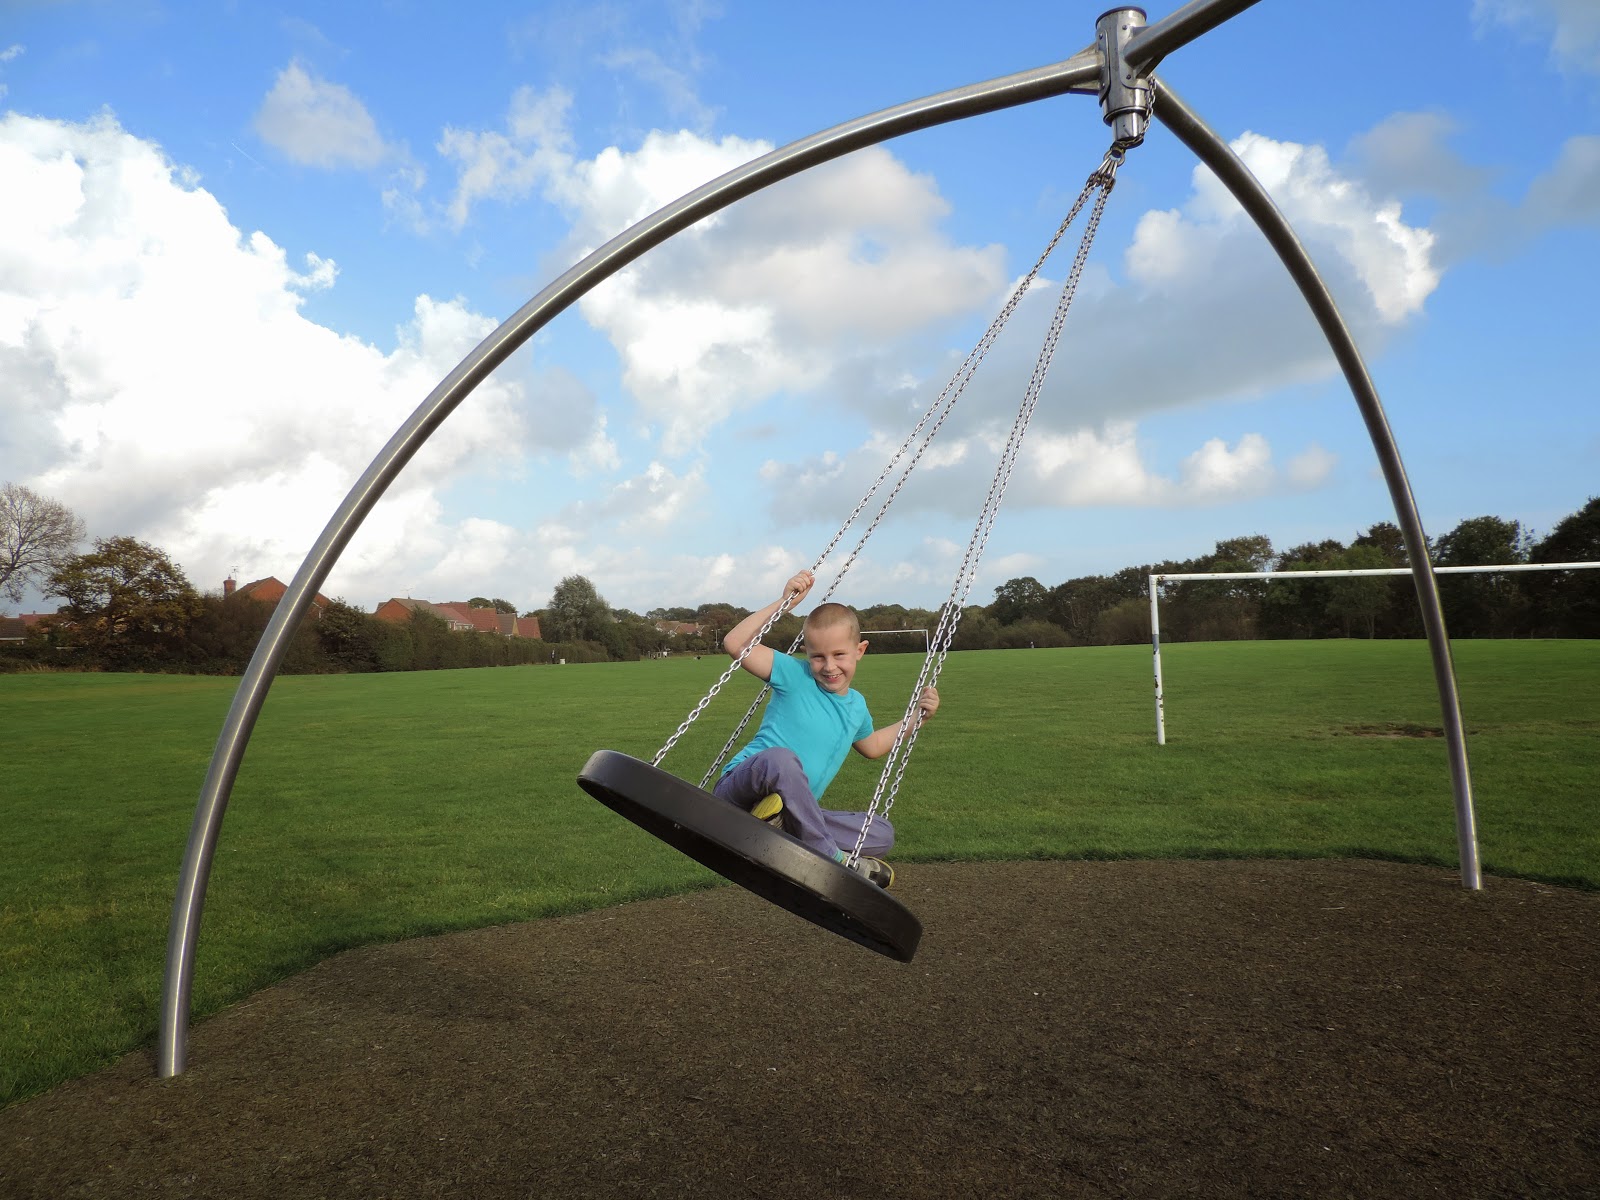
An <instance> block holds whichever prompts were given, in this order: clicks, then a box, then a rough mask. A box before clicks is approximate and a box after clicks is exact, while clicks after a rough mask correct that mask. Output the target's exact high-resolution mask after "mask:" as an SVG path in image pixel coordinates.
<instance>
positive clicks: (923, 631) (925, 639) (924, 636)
mask: <svg viewBox="0 0 1600 1200" xmlns="http://www.w3.org/2000/svg"><path fill="white" fill-rule="evenodd" d="M874 633H920V634H921V635H922V653H923V656H924V657H926V656H927V653H928V647H929V646H930V645H931V644H932V643H931V642H930V640H929V638H928V631H927V630H926V629H863V630H862V631H861V636H862V637H866V636H868V635H869V634H874Z"/></svg>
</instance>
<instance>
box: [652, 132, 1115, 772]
mask: <svg viewBox="0 0 1600 1200" xmlns="http://www.w3.org/2000/svg"><path fill="white" fill-rule="evenodd" d="M1101 169H1102V170H1103V169H1104V164H1103V163H1102V164H1101ZM1094 180H1095V176H1090V182H1089V183H1086V184H1085V185H1084V188H1083V190H1082V191H1081V192H1080V193H1079V194H1078V198H1077V200H1076V201H1074V202H1073V205H1072V208H1071V210H1070V211H1069V212H1068V213H1067V215H1066V217H1065V218H1064V219H1063V220H1062V222H1061V224H1060V225H1059V226H1058V227H1057V228H1056V231H1055V234H1054V235H1053V236H1052V237H1051V238H1050V241H1049V243H1048V244H1047V245H1046V246H1045V248H1044V252H1043V253H1041V254H1040V255H1039V257H1038V259H1037V261H1035V262H1034V264H1033V267H1032V268H1031V269H1030V270H1029V271H1028V273H1027V274H1026V275H1025V276H1023V278H1022V281H1021V282H1020V283H1019V284H1018V285H1017V286H1016V287H1015V288H1014V289H1013V290H1012V292H1011V295H1010V297H1009V298H1008V299H1007V300H1006V303H1005V305H1004V307H1002V308H1001V310H1000V312H999V314H998V315H997V316H996V317H995V318H994V320H993V321H991V322H990V323H989V328H988V329H987V330H986V331H985V332H984V335H983V337H981V338H980V339H979V340H978V343H977V345H975V346H974V347H973V348H972V349H971V350H970V351H969V352H968V353H967V356H966V358H965V359H964V360H963V361H962V363H961V365H960V366H959V367H957V368H956V372H955V374H954V375H953V376H951V379H950V382H949V383H947V384H945V386H944V389H943V390H942V391H941V392H940V393H939V395H938V396H937V397H936V398H935V399H934V402H933V403H932V404H930V405H929V406H928V408H927V410H926V411H925V412H924V413H923V414H922V417H921V419H920V420H918V421H917V424H916V426H915V427H914V428H913V429H912V430H911V432H910V434H909V435H907V437H906V439H905V440H904V441H903V442H901V444H900V448H899V449H898V450H896V451H895V452H894V454H893V456H892V457H891V458H890V459H889V461H888V462H887V463H886V464H885V465H884V468H883V470H882V471H880V472H879V474H878V478H877V479H876V480H874V481H873V484H872V486H871V487H869V488H868V489H867V491H866V494H865V495H863V496H862V497H861V499H860V500H859V501H857V502H856V506H855V508H854V509H852V510H851V513H850V515H849V516H848V517H846V518H845V520H844V523H843V524H842V525H840V526H839V529H838V530H837V532H835V533H834V535H833V537H832V539H831V540H830V541H829V542H828V544H827V546H826V547H824V548H823V551H822V553H821V554H820V555H818V556H817V560H816V562H815V563H814V564H813V565H812V571H813V573H815V572H816V571H817V570H818V569H819V568H821V566H822V565H823V563H825V562H826V561H827V559H828V556H829V555H830V554H832V553H833V551H834V549H835V548H836V547H837V546H838V545H839V542H840V541H842V540H843V538H844V535H845V533H846V532H847V531H848V530H849V528H850V526H851V525H853V524H855V521H856V518H857V517H859V516H860V515H861V513H862V512H863V511H864V510H865V509H866V507H867V505H868V504H870V503H871V501H872V498H873V496H875V495H876V494H877V493H878V491H879V489H881V488H882V487H883V484H884V481H885V480H886V479H888V478H889V476H890V474H891V473H892V472H893V471H894V468H895V464H897V463H898V462H899V461H900V460H901V459H902V458H904V457H905V455H906V452H907V451H908V450H909V449H910V448H911V446H912V444H913V443H915V442H916V441H917V439H918V437H919V436H920V437H921V438H922V444H921V445H920V446H918V447H917V450H916V452H915V453H914V454H913V455H912V458H911V461H910V462H909V463H907V464H906V466H905V468H904V470H902V471H901V473H900V477H899V479H898V480H897V481H896V482H895V485H894V487H893V488H892V489H891V490H890V492H889V495H888V497H887V498H886V499H885V500H884V502H883V504H882V505H881V506H880V507H879V509H878V512H877V515H876V516H874V517H873V519H872V521H871V523H870V524H869V525H868V526H867V528H866V530H865V532H863V533H862V535H861V537H860V538H859V539H858V540H857V542H856V544H855V547H854V549H852V550H851V551H850V555H849V557H848V558H847V559H846V560H845V563H844V565H843V566H842V567H841V568H840V569H839V572H838V574H837V575H836V576H835V577H834V579H833V581H832V582H831V583H830V584H829V585H828V588H827V590H826V591H825V592H824V593H823V596H822V599H821V600H819V601H818V603H825V602H826V601H827V600H828V599H829V598H830V597H831V596H832V595H833V593H834V592H835V591H836V590H838V587H839V584H840V582H841V581H842V580H843V579H844V577H845V576H846V575H847V574H848V573H849V571H850V568H851V567H852V566H854V565H855V561H856V559H857V557H858V556H859V555H860V554H861V551H862V548H863V547H864V546H865V545H866V543H867V540H868V539H869V538H870V537H871V536H872V534H873V533H874V531H876V530H877V528H878V525H879V524H880V523H881V522H882V520H883V518H884V514H885V513H887V512H888V510H889V506H890V505H892V504H893V503H894V501H895V499H896V498H897V497H898V496H899V494H900V490H901V488H903V487H904V486H905V483H906V480H907V479H908V478H909V476H910V474H911V472H912V470H913V469H914V468H915V467H916V465H917V463H918V462H919V461H920V460H921V458H922V456H923V454H924V453H925V452H926V451H927V449H928V446H929V445H930V444H931V443H932V441H933V439H934V437H935V436H936V435H937V434H938V432H939V430H940V429H941V428H942V427H943V425H944V422H945V420H946V419H947V418H948V417H949V415H950V413H951V412H952V411H953V410H954V408H955V405H956V403H957V401H959V400H960V398H961V396H962V394H963V393H964V392H965V390H966V386H967V384H968V382H969V381H970V380H971V379H972V376H973V375H974V374H975V373H976V371H977V369H978V366H979V364H980V363H981V362H982V361H983V359H984V356H985V355H986V354H988V352H989V349H990V347H992V346H993V345H994V343H995V341H996V339H998V338H999V336H1000V334H1001V332H1002V331H1003V330H1004V329H1005V326H1006V323H1007V322H1008V321H1009V320H1010V319H1011V316H1012V314H1013V313H1014V312H1016V310H1017V306H1018V305H1019V304H1021V302H1022V298H1023V296H1025V295H1026V294H1027V292H1028V290H1029V288H1031V287H1032V286H1033V283H1034V280H1035V279H1037V278H1038V275H1039V272H1040V271H1042V270H1043V269H1044V264H1045V261H1046V260H1047V259H1048V258H1049V257H1050V255H1051V253H1052V252H1054V250H1055V248H1056V246H1057V245H1058V244H1059V243H1060V241H1061V239H1062V238H1063V237H1065V236H1066V232H1067V230H1068V229H1069V228H1071V226H1072V223H1073V222H1074V221H1075V220H1077V218H1078V214H1079V213H1080V212H1082V211H1083V206H1084V204H1085V203H1086V202H1087V201H1088V198H1089V196H1090V194H1091V193H1092V192H1093V190H1094V187H1095V183H1094ZM930 421H932V422H933V427H932V428H931V429H928V431H927V433H926V434H925V435H924V434H923V430H924V429H925V428H927V426H928V424H929V422H930ZM783 611H784V610H783V609H781V608H780V609H779V610H778V611H777V612H775V613H774V614H773V616H772V620H771V621H769V622H767V624H766V625H764V626H763V627H762V629H761V632H760V633H758V634H757V635H756V637H755V639H754V640H753V641H752V642H751V644H750V645H749V646H747V647H745V650H744V652H743V653H742V654H740V655H739V657H738V658H736V659H735V660H734V662H733V665H732V666H730V667H729V668H728V669H727V670H726V671H724V672H723V673H722V675H721V677H720V678H718V680H717V681H716V682H715V683H714V684H712V685H711V689H710V691H708V692H707V693H706V694H705V695H704V696H702V697H701V698H700V701H699V703H697V704H696V705H695V706H694V708H693V709H692V710H691V711H690V712H689V715H688V716H687V717H685V718H684V720H683V721H682V723H681V724H679V726H678V728H677V730H676V732H674V733H673V735H672V736H671V737H670V738H668V739H667V742H666V744H665V745H664V746H662V747H661V749H660V750H658V751H656V755H655V758H654V759H652V760H651V765H652V766H660V765H661V761H662V759H664V758H665V757H666V756H667V753H668V752H669V751H670V750H672V748H673V747H674V746H676V745H677V744H678V741H679V739H681V738H682V737H683V735H684V734H685V733H687V732H688V730H689V727H690V726H691V725H693V724H694V722H695V721H696V720H698V719H699V716H700V714H701V713H703V712H704V711H705V710H706V706H707V705H709V704H710V703H711V701H712V700H713V699H714V698H715V697H716V696H717V694H718V693H719V692H720V691H721V690H722V688H723V686H724V685H725V684H726V683H727V682H728V680H729V679H731V678H733V674H734V672H735V671H737V670H738V669H739V667H740V666H741V665H742V664H743V662H744V660H745V658H746V657H748V655H749V653H750V650H751V649H752V648H753V647H754V646H755V644H756V642H759V641H760V640H761V639H762V638H764V637H765V636H766V635H767V633H768V632H770V631H771V629H772V627H773V625H775V624H777V621H778V618H779V617H780V616H782V615H783ZM799 644H800V640H799V639H798V638H796V639H795V641H794V643H793V644H792V645H791V646H790V647H789V652H790V653H791V654H792V653H793V652H794V650H795V648H796V647H797V646H798V645H799ZM769 690H770V688H767V687H763V688H762V689H761V691H760V693H758V694H757V696H756V698H755V700H753V701H752V702H751V704H750V707H749V708H748V709H746V710H745V714H744V717H743V718H742V719H741V720H740V721H739V724H738V727H737V728H736V729H735V730H734V731H733V734H732V735H731V736H730V737H729V738H728V740H727V742H726V743H725V744H724V746H723V748H722V751H721V753H720V754H718V755H717V757H716V759H715V760H714V761H713V762H712V764H711V766H710V768H709V769H708V770H707V771H706V774H705V776H704V777H703V778H702V779H701V781H700V786H701V787H702V788H703V787H705V786H706V784H707V783H709V782H710V780H711V777H712V775H713V774H714V773H715V772H716V769H717V768H718V767H719V766H721V765H722V762H723V760H724V759H726V758H727V756H728V753H729V751H730V750H732V748H733V745H734V743H735V742H736V741H737V740H738V738H739V735H740V734H741V733H743V732H744V730H745V728H746V726H748V725H749V723H750V719H751V717H752V716H753V715H754V714H755V713H756V711H757V710H758V709H759V708H760V707H761V703H762V701H763V700H765V699H766V696H767V693H768V691H769Z"/></svg>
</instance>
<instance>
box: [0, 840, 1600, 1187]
mask: <svg viewBox="0 0 1600 1200" xmlns="http://www.w3.org/2000/svg"><path fill="white" fill-rule="evenodd" d="M895 891H896V894H897V895H899V896H900V897H901V898H902V899H903V900H904V901H905V902H906V903H907V905H908V906H909V907H911V908H912V909H913V911H915V912H917V913H918V915H919V916H920V917H921V918H922V920H923V922H924V924H925V926H926V930H927V932H926V934H925V935H924V938H923V942H922V948H921V950H920V951H919V953H918V955H917V957H916V960H915V961H914V962H912V963H911V964H909V965H903V964H898V963H894V962H891V961H889V960H887V959H883V958H880V957H878V956H876V955H874V954H871V953H870V952H868V951H866V950H863V949H861V948H860V947H858V946H855V945H852V944H851V943H849V942H846V941H844V940H842V939H840V938H837V937H835V936H833V935H831V934H828V933H826V932H824V931H822V930H819V929H817V928H815V927H813V926H811V925H808V924H806V923H804V922H802V921H799V920H797V919H796V918H795V917H793V916H790V915H789V914H787V913H784V912H782V911H780V910H778V909H776V908H773V907H771V906H769V905H766V904H764V903H762V902H761V901H759V900H757V899H755V898H754V897H752V896H751V895H749V894H748V893H746V892H743V891H741V890H739V889H737V888H721V889H716V890H713V891H710V892H702V893H698V894H695V895H692V896H686V897H680V898H675V899H668V900H658V901H650V902H647V903H640V904H632V905H627V906H625V907H621V908H614V909H609V910H605V911H601V912H594V913H588V914H585V915H582V916H577V917H570V918H560V919H556V920H549V921H540V922H535V923H531V924H525V925H516V926H507V927H504V928H498V929H488V930H480V931H475V932H470V933H461V934H454V935H450V936H446V937H437V938H426V939H419V940H416V941H410V942H405V943H401V944H398V945H392V946H383V947H375V948H369V949H363V950H358V951H352V952H350V953H346V954H342V955H340V956H338V957H336V958H333V959H330V960H329V961H327V962H325V963H322V964H321V965H319V966H317V967H316V968H314V969H312V970H310V971H307V972H305V973H304V974H302V975H300V976H297V977H295V978H293V979H290V980H288V981H287V982H285V983H283V984H280V985H278V986H276V987H273V988H269V989H268V990H266V991H264V992H261V993H259V994H258V995H256V996H253V997H251V998H250V999H249V1000H248V1001H246V1002H244V1003H242V1004H240V1005H238V1006H237V1007H235V1008H233V1009H230V1010H229V1011H227V1012H226V1013H223V1014H221V1015H219V1016H217V1017H215V1018H212V1019H210V1020H207V1021H204V1022H201V1023H199V1024H198V1025H197V1026H196V1027H195V1028H194V1029H193V1030H192V1031H191V1038H190V1043H189V1063H188V1065H189V1069H188V1071H187V1072H186V1073H185V1074H183V1075H181V1076H179V1077H177V1078H175V1079H170V1080H158V1079H156V1078H154V1077H153V1074H152V1056H151V1055H150V1054H148V1053H141V1054H134V1055H130V1056H129V1057H127V1058H125V1059H124V1060H122V1061H121V1062H119V1063H118V1064H116V1065H115V1066H113V1067H111V1068H109V1069H107V1070H105V1071H103V1072H100V1073H99V1074H96V1075H93V1076H90V1077H88V1078H84V1079H80V1080H76V1081H74V1082H71V1083H68V1084H66V1085H64V1086H62V1087H60V1088H58V1089H56V1090H54V1091H52V1092H50V1093H48V1094H46V1095H44V1096H40V1097H37V1098H36V1099H34V1100H31V1101H28V1102H26V1103H23V1104H19V1105H14V1106H13V1107H11V1108H10V1109H7V1110H6V1111H4V1112H0V1195H4V1196H6V1197H48V1198H50V1200H61V1198H66V1197H78V1196H116V1197H136V1196H173V1197H177V1196H182V1197H209V1196H218V1197H222V1196H226V1197H258V1196H259V1197H303V1196H328V1197H348V1196H374V1197H378V1196H381V1197H394V1198H402V1197H440V1196H465V1197H471V1198H472V1200H495V1198H497V1197H544V1196H558V1197H559V1196H585V1197H589V1196H593V1197H610V1196H619V1197H633V1196H641V1197H642V1196H663V1197H669V1196H673V1197H675V1196H712V1197H720V1196H741V1197H742V1196H753V1197H835V1196H837V1197H857V1196H859V1197H906V1198H916V1197H946V1196H960V1197H964V1198H968V1200H971V1198H975V1197H1006V1196H1030V1197H1031V1196H1040V1197H1043V1196H1135V1197H1164V1196H1203V1197H1230V1196H1252V1197H1256V1196H1263V1197H1264V1196H1274V1197H1275V1196H1293V1197H1319V1196H1360V1197H1410V1196H1448V1197H1452V1198H1459V1197H1478V1196H1506V1197H1538V1196H1561V1197H1568V1196H1600V1034H1597V1014H1600V895H1595V894H1593V893H1583V892H1575V891H1568V890H1565V889H1561V888H1555V887H1549V886H1544V885H1540V884H1533V883H1528V882H1523V881H1517V880H1506V879H1490V880H1488V881H1487V882H1486V884H1485V888H1484V890H1483V891H1482V892H1478V893H1470V892H1466V891H1464V890H1463V889H1461V888H1460V886H1459V884H1458V882H1457V880H1456V877H1455V876H1454V874H1453V873H1451V872H1448V871H1441V870H1436V869H1432V868H1423V867H1413V866H1401V865H1395V864H1387V863H1376V862H1356V861H1333V862H1119V863H1085V862H1055V863H1009V864H985V865H939V866H918V865H910V866H905V867H903V868H902V869H901V878H900V880H899V881H898V882H897V884H896V888H895ZM204 950H205V947H204V939H202V943H201V954H200V962H199V969H200V970H202V971H203V970H204V969H205V954H204Z"/></svg>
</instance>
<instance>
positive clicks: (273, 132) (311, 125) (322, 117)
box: [255, 62, 395, 167]
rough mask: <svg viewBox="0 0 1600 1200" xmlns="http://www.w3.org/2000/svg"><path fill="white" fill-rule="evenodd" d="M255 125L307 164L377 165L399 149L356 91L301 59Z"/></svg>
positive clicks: (279, 80) (284, 75) (266, 102)
mask: <svg viewBox="0 0 1600 1200" xmlns="http://www.w3.org/2000/svg"><path fill="white" fill-rule="evenodd" d="M255 127H256V132H257V133H258V134H260V135H261V138H262V140H263V141H265V142H266V143H267V144H268V145H269V146H272V147H274V148H276V149H277V150H278V151H280V152H281V153H282V154H283V155H284V156H285V157H287V158H288V159H289V160H290V161H292V162H297V163H301V164H304V165H306V166H312V167H375V166H377V165H378V164H380V163H382V162H383V161H384V160H385V159H388V158H390V157H392V156H393V155H394V153H395V152H394V151H392V150H391V149H390V147H389V146H387V145H386V144H385V143H384V140H383V137H382V136H381V135H380V134H379V133H378V127H377V124H376V123H375V122H374V121H373V119H372V116H371V114H370V113H368V112H367V109H366V106H365V105H364V104H362V103H361V101H360V100H359V99H357V97H356V95H355V93H353V92H352V91H350V89H349V88H347V87H344V86H343V85H341V84H337V83H329V82H328V81H327V80H325V79H319V78H318V77H316V76H315V75H312V74H311V73H310V72H309V71H307V70H306V69H305V68H304V67H303V66H301V65H300V64H299V63H298V62H292V63H290V64H289V65H288V66H287V67H285V68H284V69H283V70H282V71H280V72H279V73H278V78H277V80H276V81H275V82H274V83H273V85H272V90H271V91H270V92H268V93H267V98H266V99H265V100H264V101H263V102H262V104H261V111H260V112H258V113H257V114H256V120H255Z"/></svg>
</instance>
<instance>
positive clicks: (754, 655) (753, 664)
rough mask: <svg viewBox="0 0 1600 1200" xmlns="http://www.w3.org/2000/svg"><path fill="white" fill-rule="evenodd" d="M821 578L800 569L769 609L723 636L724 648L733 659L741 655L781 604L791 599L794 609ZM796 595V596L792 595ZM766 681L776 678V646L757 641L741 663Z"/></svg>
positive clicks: (751, 672)
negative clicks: (774, 649) (774, 663)
mask: <svg viewBox="0 0 1600 1200" xmlns="http://www.w3.org/2000/svg"><path fill="white" fill-rule="evenodd" d="M816 581H817V577H816V576H815V575H813V574H812V573H811V572H810V571H798V572H796V573H795V575H794V577H793V578H791V579H790V580H789V582H788V583H786V584H784V585H783V595H782V596H780V597H779V598H778V599H776V600H774V601H773V602H772V603H771V604H769V605H767V606H766V607H765V608H758V609H756V611H755V612H753V613H751V614H750V615H749V616H748V617H746V618H745V619H744V620H742V621H740V622H739V623H738V624H737V625H735V626H734V627H733V628H732V629H730V630H728V632H727V634H726V636H724V637H723V639H722V648H723V649H724V650H726V651H727V652H728V657H729V658H738V657H739V655H740V653H742V652H743V650H744V648H745V647H746V646H749V645H750V643H751V642H753V641H755V636H756V634H757V633H759V632H760V631H761V627H762V626H763V625H765V624H766V623H767V621H768V619H769V618H770V617H771V616H772V614H773V613H775V612H777V611H778V607H779V605H781V604H783V603H784V601H786V600H787V601H788V602H789V607H790V608H793V607H794V606H795V605H797V604H799V603H800V601H802V600H804V599H805V597H806V593H807V592H809V591H810V590H811V585H812V584H814V583H816ZM791 597H792V598H791ZM739 665H740V666H742V667H743V668H744V669H745V670H746V671H749V672H750V674H752V675H754V676H755V677H756V678H757V679H759V680H761V682H762V683H766V682H767V681H768V680H770V679H771V678H772V647H770V646H765V645H761V644H760V643H757V644H756V645H754V646H751V648H750V653H749V654H747V655H745V659H744V662H742V663H740V664H739Z"/></svg>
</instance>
